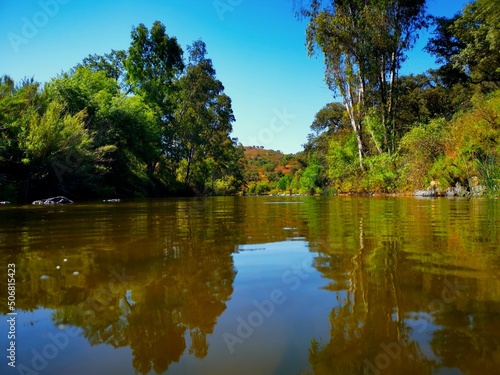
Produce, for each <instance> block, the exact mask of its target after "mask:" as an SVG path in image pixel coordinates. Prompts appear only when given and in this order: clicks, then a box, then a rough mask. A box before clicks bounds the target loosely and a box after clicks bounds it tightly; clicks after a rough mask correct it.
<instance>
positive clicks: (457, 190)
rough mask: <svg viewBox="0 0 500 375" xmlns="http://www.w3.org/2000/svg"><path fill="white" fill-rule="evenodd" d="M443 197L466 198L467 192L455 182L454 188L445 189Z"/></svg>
mask: <svg viewBox="0 0 500 375" xmlns="http://www.w3.org/2000/svg"><path fill="white" fill-rule="evenodd" d="M444 195H445V196H447V197H468V196H469V191H468V190H467V189H466V188H464V187H463V186H462V185H460V184H459V183H458V182H457V183H456V184H455V186H454V187H449V188H448V189H446V190H445V192H444Z"/></svg>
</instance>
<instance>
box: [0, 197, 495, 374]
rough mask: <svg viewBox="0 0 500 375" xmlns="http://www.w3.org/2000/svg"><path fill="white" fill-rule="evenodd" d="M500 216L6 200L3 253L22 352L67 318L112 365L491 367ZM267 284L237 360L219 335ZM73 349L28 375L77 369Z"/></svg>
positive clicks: (403, 203) (469, 208)
mask: <svg viewBox="0 0 500 375" xmlns="http://www.w3.org/2000/svg"><path fill="white" fill-rule="evenodd" d="M275 203H280V204H275ZM289 203H292V204H289ZM296 203H300V204H296ZM499 210H500V204H499V203H498V202H497V201H494V200H492V201H490V200H444V199H443V200H415V199H412V198H411V199H367V198H318V197H311V198H257V197H253V198H250V197H248V198H247V197H230V198H209V199H171V200H158V201H143V202H131V203H121V204H112V205H105V204H96V205H90V204H87V205H74V206H69V207H6V208H1V210H0V220H1V223H2V226H1V228H0V232H1V233H0V259H1V260H2V264H8V263H16V268H17V269H18V275H17V279H16V281H17V293H16V296H17V299H16V306H17V307H18V308H19V310H18V311H20V312H22V311H24V312H32V313H30V314H31V315H30V318H29V319H30V320H29V321H26V322H25V324H22V325H19V326H18V330H19V331H20V333H21V334H22V335H23V337H26V336H29V337H30V341H29V343H26V342H25V341H24V340H23V342H19V346H18V348H19V349H18V360H19V363H23V364H26V365H27V366H28V365H30V363H31V360H32V356H33V354H32V350H33V348H35V349H36V348H38V349H37V350H41V349H40V348H41V347H43V345H44V344H45V343H47V334H48V332H49V331H50V332H52V331H51V330H54V332H56V331H55V330H57V329H58V328H57V327H77V328H78V330H79V331H78V332H79V334H80V335H81V336H82V337H83V338H84V339H85V341H86V342H87V343H89V344H90V345H91V346H92V347H93V350H94V352H92V353H96V351H97V352H99V351H100V352H104V349H103V348H105V347H109V348H115V349H116V350H115V352H111V354H107V356H108V357H107V358H106V356H104V358H101V359H98V358H97V357H96V356H94V357H93V359H92V361H93V363H95V368H103V366H102V365H103V364H104V363H108V364H109V363H113V362H115V363H117V361H122V359H123V358H127V361H128V363H129V364H130V365H129V367H126V368H125V369H123V367H120V370H119V373H122V374H123V373H141V374H153V373H156V374H162V373H167V372H168V373H169V374H187V373H189V374H210V373H217V374H225V373H227V374H232V373H240V374H245V373H248V374H251V373H259V374H289V373H292V374H297V373H299V372H300V373H301V374H306V373H307V374H317V375H322V374H332V373H335V374H401V373H405V374H446V373H450V374H454V373H468V374H490V373H491V374H493V373H496V372H497V369H498V368H500V319H499V318H500V283H499V279H500V253H499V252H498V250H499V246H498V244H499V243H500V224H499V221H498V218H499ZM303 259H306V260H307V262H309V263H308V265H312V267H313V268H312V269H311V271H310V272H308V275H307V276H308V278H307V279H305V278H304V279H303V280H301V279H298V280H299V281H300V284H299V285H300V287H299V288H296V289H291V286H293V285H294V284H293V283H292V282H290V283H288V284H287V282H286V281H287V280H292V279H291V278H288V279H287V277H289V276H290V275H291V274H287V275H288V276H285V278H284V276H283V275H284V274H285V273H286V272H290V270H292V271H293V269H294V268H293V267H294V266H296V264H302V263H297V262H302V261H303ZM290 277H291V276H290ZM0 288H2V290H6V281H5V280H3V279H2V280H0ZM276 289H279V290H281V291H283V292H284V294H283V295H284V296H285V297H286V300H284V301H285V302H283V304H279V306H278V305H276V306H275V308H274V309H273V313H272V316H270V317H266V319H264V320H263V322H262V325H261V326H259V328H258V330H257V329H256V330H255V334H253V335H252V336H251V337H249V338H248V339H245V340H243V341H244V342H243V343H241V344H238V345H237V346H235V347H234V348H235V349H236V350H235V352H234V353H231V352H230V351H229V350H228V347H227V343H226V342H225V341H224V333H225V332H231V333H233V334H234V333H235V330H236V327H237V324H238V323H237V322H238V321H237V319H238V317H243V318H245V317H247V316H249V314H251V313H252V312H253V311H255V309H256V307H255V306H256V305H255V304H254V301H258V302H261V301H263V300H265V299H268V298H269V296H270V295H271V292H272V291H273V290H276ZM0 306H1V307H0V309H1V310H0V311H1V312H2V313H3V314H6V313H7V312H8V311H7V310H6V306H7V303H6V298H5V296H2V297H0ZM47 310H48V311H50V312H51V315H50V317H48V316H47V313H46V311H47ZM49 319H50V320H49ZM2 320H5V319H3V318H2ZM48 323H50V327H49V325H48ZM2 324H5V323H4V322H2ZM48 327H49V328H48ZM2 331H5V330H4V328H3V326H2ZM20 341H21V339H20ZM4 343H6V338H5V337H0V344H2V345H3V344H4ZM72 345H73V346H72ZM72 347H76V348H83V346H82V344H81V343H79V341H78V340H76V339H75V340H73V341H72V342H70V344H69V348H68V350H66V351H64V353H63V355H61V356H60V357H57V358H54V359H53V360H51V361H48V362H49V363H48V364H47V367H46V368H44V369H43V370H44V371H45V372H43V371H41V372H40V373H50V374H52V373H54V374H57V373H65V372H64V371H68V367H65V366H67V365H68V364H72V366H74V365H75V364H83V363H85V362H86V361H87V359H86V357H85V355H84V354H83V353H80V352H79V351H78V350H72V349H71V348H72ZM118 349H127V350H129V354H126V353H125V354H123V353H122V354H120V355H118ZM240 349H241V350H240ZM106 353H108V352H106ZM127 356H128V357H127ZM62 357H64V360H63V359H62ZM99 361H100V362H99ZM28 367H29V366H28ZM108 367H109V366H108ZM111 367H112V368H113V367H116V368H118V366H117V365H116V366H114V365H112V366H111ZM71 368H72V370H71V372H72V373H73V374H74V375H78V374H84V373H86V371H88V369H85V368H84V367H82V368H79V367H78V366H77V367H76V368H74V367H71ZM58 371H62V372H58ZM103 371H104V370H103ZM106 371H107V372H103V373H111V372H109V371H108V370H106ZM115 371H118V370H115ZM96 373H99V372H96ZM117 373H118V372H117Z"/></svg>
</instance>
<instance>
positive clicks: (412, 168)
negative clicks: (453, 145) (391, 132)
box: [401, 119, 447, 189]
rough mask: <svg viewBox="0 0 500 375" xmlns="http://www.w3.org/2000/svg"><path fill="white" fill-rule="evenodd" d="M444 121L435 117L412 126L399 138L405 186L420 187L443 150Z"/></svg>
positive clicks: (444, 136)
mask: <svg viewBox="0 0 500 375" xmlns="http://www.w3.org/2000/svg"><path fill="white" fill-rule="evenodd" d="M445 125H446V121H445V120H444V119H436V120H433V121H431V122H430V123H429V124H425V125H420V126H416V127H414V128H413V129H412V130H410V131H409V132H408V133H406V134H405V136H404V137H403V139H402V140H401V157H402V163H403V165H404V166H405V169H404V171H403V174H402V177H403V179H404V182H403V185H404V186H405V187H406V188H410V189H416V188H420V187H422V186H423V185H424V184H425V182H426V178H427V173H428V171H429V169H430V168H431V166H432V165H433V163H434V161H435V160H436V158H437V157H438V156H439V155H441V154H442V153H443V152H444V150H445V142H446V139H445V138H446V136H447V132H446V129H445Z"/></svg>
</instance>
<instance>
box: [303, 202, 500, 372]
mask: <svg viewBox="0 0 500 375" xmlns="http://www.w3.org/2000/svg"><path fill="white" fill-rule="evenodd" d="M346 205H349V207H348V210H346V207H345V206H346ZM497 207H498V206H497V205H496V204H491V202H488V201H472V202H470V201H424V202H417V203H415V202H414V201H405V200H383V201H377V200H364V201H363V200H351V201H350V202H349V201H344V202H339V201H331V204H330V206H329V209H328V210H327V212H325V213H324V214H323V215H324V216H326V217H329V218H330V220H327V221H328V222H329V223H331V224H333V223H335V222H336V220H331V218H332V217H340V216H341V215H342V213H343V212H346V211H348V212H349V213H351V215H350V216H349V217H344V220H345V221H347V222H344V223H343V225H341V226H338V225H332V226H331V227H330V228H329V230H327V231H324V232H323V233H324V234H325V236H324V237H323V238H319V239H317V240H316V243H315V244H314V246H312V248H313V249H316V250H317V251H319V252H320V254H321V255H320V256H318V257H317V258H316V264H315V266H316V268H317V269H318V271H320V272H321V273H322V274H323V275H324V276H325V277H326V278H328V279H330V280H332V282H331V283H330V285H329V287H328V288H329V289H330V290H331V291H332V292H333V293H335V294H336V295H337V298H338V299H339V301H340V304H339V306H338V307H336V308H334V309H332V310H331V312H330V315H329V318H330V323H331V328H330V338H329V340H328V341H326V342H320V341H316V340H313V341H312V345H311V349H310V361H311V364H312V367H313V369H314V373H315V374H331V373H335V374H402V373H405V374H434V373H440V374H441V373H443V374H444V373H450V374H451V373H469V374H490V373H491V374H493V373H497V371H498V368H499V366H500V334H499V328H500V320H499V319H498V318H499V316H500V304H499V302H500V300H499V299H498V291H499V289H498V288H499V283H498V276H499V275H498V272H497V269H498V268H497V267H498V265H499V260H500V259H499V254H498V243H499V242H498V240H499V238H498V230H497V229H498V222H497V221H496V220H495V219H494V218H495V214H496V210H497ZM471 211H473V212H475V213H474V214H471ZM375 215H376V216H375ZM471 227H472V228H471ZM354 228H356V229H355V230H353V229H354ZM486 228H491V229H492V230H490V231H489V232H487V230H485V229H486ZM478 245H480V246H478ZM346 248H347V249H349V250H347V249H346Z"/></svg>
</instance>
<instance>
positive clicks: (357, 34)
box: [0, 0, 500, 202]
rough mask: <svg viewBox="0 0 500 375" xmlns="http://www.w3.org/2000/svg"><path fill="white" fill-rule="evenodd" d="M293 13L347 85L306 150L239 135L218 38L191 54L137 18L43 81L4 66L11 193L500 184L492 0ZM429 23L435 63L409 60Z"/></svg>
mask: <svg viewBox="0 0 500 375" xmlns="http://www.w3.org/2000/svg"><path fill="white" fill-rule="evenodd" d="M297 17H298V18H301V19H306V20H307V22H308V26H307V30H306V40H305V42H306V46H307V52H308V53H309V55H311V56H312V55H318V56H321V57H323V59H324V67H325V83H326V84H327V86H328V87H329V89H331V90H332V95H333V96H334V97H335V98H336V99H338V101H334V102H331V103H318V109H319V111H318V112H317V114H316V116H315V118H314V120H313V122H312V124H307V125H310V129H311V133H310V134H309V136H308V138H307V140H305V142H306V143H305V144H304V145H303V146H304V149H303V151H301V152H299V153H297V154H294V155H284V154H282V153H280V152H278V151H272V150H262V149H261V148H259V147H255V145H245V146H243V145H242V144H241V143H239V142H238V140H237V139H235V138H233V137H232V136H231V132H232V124H233V122H234V121H235V116H234V114H233V111H232V107H231V98H230V97H229V96H228V95H226V94H225V92H224V85H223V83H222V82H221V81H219V80H218V79H217V77H216V71H215V68H214V66H213V64H212V61H211V60H210V59H209V58H208V57H207V46H206V45H205V43H204V42H203V41H202V40H197V41H195V42H193V43H192V44H191V45H190V46H188V47H187V48H186V49H187V51H186V52H187V53H186V56H187V57H185V53H184V51H183V50H182V48H181V46H180V44H179V43H178V41H177V39H176V38H175V37H174V36H169V35H168V34H167V31H166V28H165V26H164V25H163V24H162V23H161V22H159V21H156V22H155V23H154V24H153V25H152V26H151V28H150V29H148V28H147V27H146V26H145V25H143V24H140V25H139V26H137V27H134V28H133V29H132V33H131V43H130V46H129V48H128V50H112V51H111V52H110V53H108V54H104V55H95V54H94V55H89V56H88V57H86V58H85V59H83V61H81V62H80V63H79V64H77V65H76V66H75V67H73V68H71V69H69V70H68V71H67V72H65V73H62V74H59V75H58V76H56V77H55V78H53V79H52V80H50V81H49V82H47V83H45V84H41V83H38V82H36V81H35V79H34V78H25V79H23V80H21V81H20V82H14V81H13V80H12V79H11V78H10V77H9V76H7V75H4V76H3V77H1V78H0V200H8V201H14V202H28V201H30V200H33V199H38V198H40V197H43V196H53V195H65V196H67V197H70V198H72V199H80V200H81V199H95V198H115V197H156V196H181V195H182V196H184V195H232V194H269V193H271V194H342V193H344V194H371V193H406V192H413V191H415V190H416V189H433V190H434V191H436V192H445V191H446V189H448V190H449V189H450V188H453V187H461V189H462V191H465V192H466V193H467V194H478V195H479V194H483V195H491V196H494V195H498V194H499V191H500V190H499V186H500V146H499V143H498V140H499V139H500V119H499V118H500V31H499V25H500V7H499V5H498V4H497V2H496V1H494V0H476V1H473V2H471V3H468V4H467V5H466V6H465V8H464V9H463V10H462V12H460V13H458V14H456V15H455V16H454V17H452V18H445V17H433V16H432V15H429V14H427V11H426V2H425V1H424V0H418V1H402V0H399V1H398V0H342V1H338V0H337V1H321V0H311V1H309V2H308V3H307V5H304V6H303V9H302V10H301V11H300V12H298V14H297ZM424 29H430V30H432V38H430V40H429V41H428V43H427V46H426V48H425V49H426V51H427V52H428V53H429V54H431V55H433V56H434V57H435V59H436V62H437V64H438V67H437V68H436V69H431V70H428V71H427V72H426V73H423V74H410V75H401V74H399V73H400V69H401V66H402V64H403V63H404V62H405V59H406V53H407V52H408V51H409V50H410V49H411V48H412V47H413V46H414V44H415V41H416V39H417V38H418V35H419V33H420V32H421V31H422V30H424ZM305 53H306V52H305ZM242 74H244V73H242ZM307 125H306V126H307ZM251 146H254V147H251ZM256 149H260V150H261V152H258V153H256V152H255V150H256ZM252 150H254V151H253V152H252Z"/></svg>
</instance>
